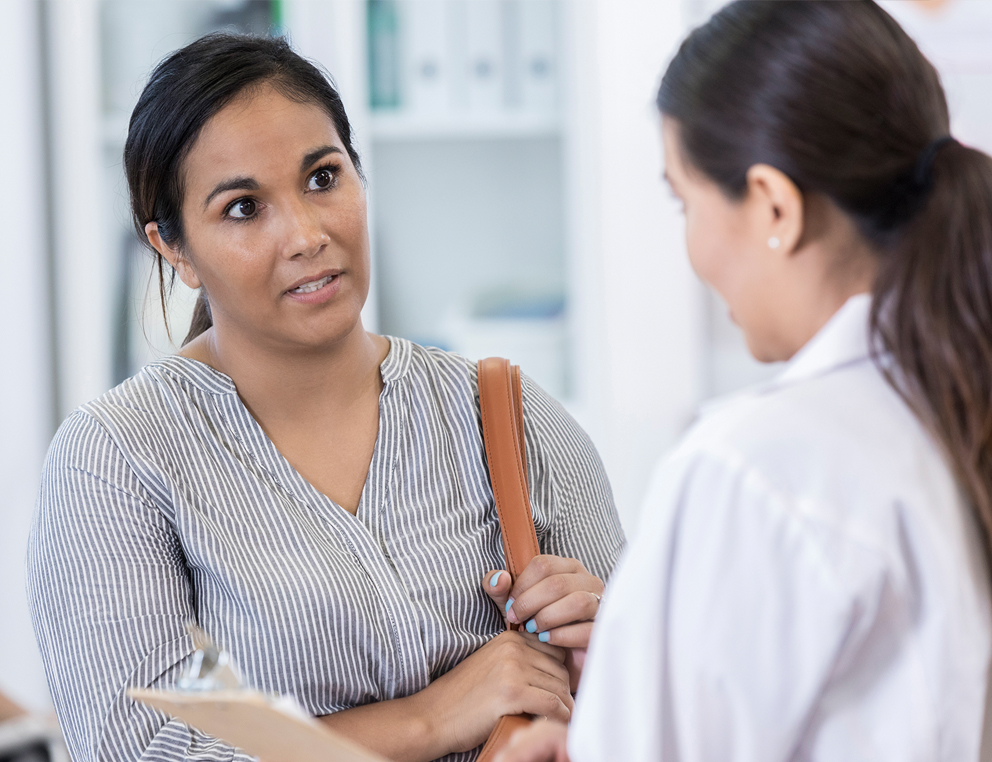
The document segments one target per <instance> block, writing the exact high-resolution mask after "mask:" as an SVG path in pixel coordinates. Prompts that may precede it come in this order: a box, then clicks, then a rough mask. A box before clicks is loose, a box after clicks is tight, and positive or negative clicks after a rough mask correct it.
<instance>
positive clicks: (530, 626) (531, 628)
mask: <svg viewBox="0 0 992 762" xmlns="http://www.w3.org/2000/svg"><path fill="white" fill-rule="evenodd" d="M527 632H537V622H535V621H534V620H533V619H531V620H530V621H529V622H527Z"/></svg>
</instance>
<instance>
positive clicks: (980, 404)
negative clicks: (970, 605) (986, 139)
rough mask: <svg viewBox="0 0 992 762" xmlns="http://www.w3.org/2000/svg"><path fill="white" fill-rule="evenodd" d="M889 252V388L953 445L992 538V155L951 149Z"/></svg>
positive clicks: (882, 350)
mask: <svg viewBox="0 0 992 762" xmlns="http://www.w3.org/2000/svg"><path fill="white" fill-rule="evenodd" d="M932 171H933V179H932V185H931V187H930V189H929V192H928V193H927V196H926V198H925V200H924V202H923V206H922V208H921V209H920V210H919V211H918V212H917V213H916V214H915V215H914V217H913V218H912V219H911V220H910V221H909V222H908V223H907V224H906V225H905V226H904V229H903V231H902V232H901V235H900V236H899V239H898V240H897V241H896V242H895V243H894V244H893V245H892V246H891V247H889V248H887V249H882V250H881V251H880V254H879V274H878V278H877V280H876V283H875V289H874V300H873V305H872V315H871V331H872V337H873V339H874V341H873V344H874V349H875V352H876V354H878V355H882V357H881V358H880V359H885V356H888V357H890V358H891V359H892V360H893V361H894V363H892V362H888V361H884V362H880V366H881V367H882V368H883V371H884V372H885V373H886V376H887V378H888V379H889V382H890V383H891V384H892V385H893V387H894V388H895V389H896V390H897V391H898V392H899V393H900V394H901V395H902V397H903V398H904V399H905V400H906V402H907V403H908V404H909V405H910V407H911V408H912V409H913V411H914V412H915V413H916V414H917V415H918V416H919V417H920V419H921V420H922V421H923V422H924V424H925V425H926V426H927V427H928V428H929V429H930V430H931V431H932V433H933V434H934V435H935V436H936V437H937V439H938V440H939V442H940V443H941V444H942V445H943V447H944V450H945V451H946V454H947V456H948V458H949V461H950V463H951V465H952V468H953V469H954V471H955V472H956V476H957V477H958V480H959V482H960V484H961V486H962V488H963V489H964V491H965V493H966V494H967V496H968V497H969V498H970V500H971V503H972V504H973V506H974V509H975V512H976V514H977V516H978V518H979V520H980V523H981V526H982V529H983V530H984V535H985V537H984V539H985V543H986V547H989V544H990V541H992V158H990V157H989V156H987V155H986V154H984V153H982V152H980V151H976V150H974V149H971V148H967V147H965V146H962V145H960V144H959V143H957V142H951V143H949V144H947V145H946V146H944V147H942V148H941V149H940V150H939V152H938V153H937V154H936V156H935V157H934V160H933V170H932Z"/></svg>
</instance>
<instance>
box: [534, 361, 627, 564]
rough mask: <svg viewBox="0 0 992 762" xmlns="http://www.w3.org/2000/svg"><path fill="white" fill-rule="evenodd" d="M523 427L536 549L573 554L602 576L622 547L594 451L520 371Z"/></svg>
mask: <svg viewBox="0 0 992 762" xmlns="http://www.w3.org/2000/svg"><path fill="white" fill-rule="evenodd" d="M522 386H523V389H522V391H523V402H524V433H525V436H526V441H527V471H528V480H529V483H530V493H531V503H532V504H533V508H534V522H535V526H536V528H537V534H538V540H539V541H540V544H541V551H542V552H543V553H547V554H550V555H556V556H562V557H565V558H575V559H578V560H579V561H581V562H582V563H583V565H584V566H585V567H586V569H588V570H589V571H590V572H591V573H592V574H595V575H596V576H597V577H599V578H600V579H602V580H603V581H604V582H605V581H606V580H608V579H609V577H610V574H611V573H612V572H613V567H614V566H615V565H616V563H617V559H618V558H619V557H620V553H621V551H622V550H623V547H624V534H623V528H622V527H621V525H620V517H619V516H618V515H617V510H616V507H615V506H614V504H613V491H612V489H611V488H610V482H609V479H608V478H607V476H606V471H605V470H604V469H603V463H602V461H601V460H600V458H599V453H597V452H596V448H595V447H594V446H593V443H592V442H591V441H590V439H589V437H588V435H587V434H586V433H585V431H583V430H582V428H581V427H580V426H579V424H578V423H576V422H575V420H574V419H573V418H572V417H571V416H570V415H569V414H568V413H567V412H566V411H565V409H564V408H562V406H561V405H560V404H559V403H558V402H556V401H555V400H554V399H553V398H552V397H550V396H549V395H548V394H547V393H546V392H545V391H544V390H543V389H541V388H540V387H539V386H537V385H536V384H535V383H534V382H533V381H531V380H530V379H529V378H527V377H526V376H524V377H523V378H522Z"/></svg>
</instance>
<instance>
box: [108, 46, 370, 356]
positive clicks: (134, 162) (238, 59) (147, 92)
mask: <svg viewBox="0 0 992 762" xmlns="http://www.w3.org/2000/svg"><path fill="white" fill-rule="evenodd" d="M263 84H271V85H273V86H275V87H276V88H278V89H279V91H280V92H281V93H282V94H283V95H285V96H286V97H287V98H291V99H293V100H295V101H297V102H300V103H311V104H313V105H315V106H318V107H320V108H322V109H324V111H325V112H327V115H328V116H330V118H331V120H332V121H333V122H334V127H335V128H336V129H337V133H338V136H339V137H340V138H341V142H342V143H344V146H345V149H346V150H347V151H348V156H349V157H351V161H352V163H353V164H354V165H355V169H356V170H358V173H359V175H361V173H362V165H361V162H360V160H359V158H358V153H357V151H356V150H355V148H354V146H353V145H352V139H351V124H350V123H349V122H348V115H347V114H346V113H345V110H344V105H343V104H342V102H341V97H340V96H339V95H338V92H337V90H336V89H335V87H334V84H333V82H332V81H331V79H330V77H329V76H328V75H327V74H326V73H325V72H323V71H321V70H320V69H319V68H317V67H316V66H315V65H314V64H312V63H310V62H309V61H307V60H306V59H305V58H303V57H302V56H300V55H299V54H298V53H296V52H294V51H293V49H292V48H291V47H290V46H289V43H287V42H286V41H285V40H284V39H282V38H271V37H260V36H254V35H246V34H231V33H221V32H219V33H215V34H208V35H206V36H205V37H201V38H200V39H198V40H196V41H195V42H193V43H190V44H189V45H187V46H186V47H184V48H182V49H181V50H177V51H176V52H175V53H172V54H171V55H170V56H169V57H168V58H166V59H165V60H164V61H162V63H160V64H159V65H158V66H157V67H155V70H154V71H153V72H152V75H151V77H150V78H149V80H148V84H147V85H145V89H144V90H143V91H142V93H141V97H140V98H138V104H137V105H136V106H135V107H134V112H133V113H132V114H131V121H130V124H129V126H128V133H127V142H126V143H125V145H124V170H125V174H126V175H127V183H128V188H129V189H130V192H131V213H132V217H133V220H134V226H135V230H136V231H137V234H138V239H139V240H141V241H145V242H147V237H146V236H145V225H147V224H148V223H149V222H152V221H154V222H157V223H158V232H159V235H161V236H162V240H163V241H164V242H165V243H167V244H168V245H169V246H174V247H177V248H178V249H179V250H180V251H181V250H182V249H183V247H184V246H185V235H184V230H183V218H182V202H183V195H184V182H183V180H184V177H183V162H184V160H185V159H186V156H187V155H188V154H189V152H190V149H192V147H193V144H194V143H195V142H196V138H197V137H198V136H199V134H200V131H201V130H202V129H203V126H204V125H205V124H206V123H207V122H208V121H209V120H210V118H211V117H212V116H213V115H214V114H216V113H217V112H218V111H220V110H221V109H222V108H224V106H226V105H227V104H229V103H231V102H232V101H233V100H234V99H235V98H237V97H238V96H239V95H241V94H242V93H244V92H245V91H248V90H250V89H252V88H258V87H260V86H261V85H263ZM155 257H156V263H157V266H158V283H159V296H160V298H161V300H162V315H163V317H165V319H166V328H167V329H168V317H167V316H166V290H167V288H166V276H165V266H166V263H165V262H164V261H163V257H162V255H161V254H159V253H158V252H155ZM175 277H176V274H175V271H172V273H171V275H170V276H169V288H171V286H172V284H173V283H174V282H175ZM212 323H213V321H212V319H211V316H210V304H209V302H208V300H207V296H206V293H205V292H204V291H203V290H202V289H201V291H200V294H199V297H198V298H197V300H196V308H195V309H194V312H193V320H192V324H191V325H190V328H189V332H188V334H187V336H186V338H185V340H184V341H183V344H188V343H189V342H190V341H192V340H193V339H194V338H196V337H197V336H199V335H200V334H201V333H203V332H204V331H205V330H207V329H208V328H209V327H210V326H211V325H212Z"/></svg>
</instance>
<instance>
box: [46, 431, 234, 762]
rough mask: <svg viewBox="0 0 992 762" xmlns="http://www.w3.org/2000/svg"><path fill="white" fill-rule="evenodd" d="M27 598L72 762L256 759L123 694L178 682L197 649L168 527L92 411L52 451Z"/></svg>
mask: <svg viewBox="0 0 992 762" xmlns="http://www.w3.org/2000/svg"><path fill="white" fill-rule="evenodd" d="M28 597H29V604H30V608H31V615H32V620H33V623H34V629H35V635H36V638H37V640H38V644H39V647H40V649H41V653H42V659H43V661H44V665H45V671H46V674H47V677H48V683H49V687H50V689H51V692H52V698H53V700H54V703H55V708H56V711H57V713H58V716H59V720H60V723H61V726H62V730H63V733H64V734H65V737H66V742H67V744H68V747H69V751H70V754H71V756H72V758H73V759H74V760H76V762H97V760H100V762H104V761H105V760H135V759H142V760H146V759H147V760H161V761H163V762H168V761H170V760H187V759H188V760H217V761H218V762H219V761H220V760H233V759H237V760H248V759H251V757H249V756H247V755H245V754H244V753H243V752H240V751H239V750H236V749H235V748H234V747H232V746H229V745H226V744H224V743H222V742H221V741H218V740H217V739H214V738H212V737H209V736H205V735H202V734H200V733H198V732H195V731H191V730H190V728H189V727H188V726H186V725H185V724H184V723H181V722H179V721H176V720H171V721H170V720H169V719H168V718H167V717H166V716H165V715H164V714H162V713H161V712H158V711H157V710H153V709H151V708H149V707H147V706H145V705H143V704H139V703H136V702H134V701H132V700H130V699H129V698H128V697H127V695H126V691H127V690H128V689H129V688H147V687H166V686H170V685H172V684H173V683H174V681H175V680H176V678H177V676H178V674H179V671H180V668H181V666H182V663H183V661H184V660H185V659H186V658H187V657H188V656H189V655H190V654H191V653H192V650H193V647H192V643H191V640H190V638H189V636H188V635H187V634H186V633H185V624H186V622H189V621H192V620H195V611H194V605H193V596H192V592H191V584H190V579H189V570H188V568H187V566H186V563H185V560H184V556H183V552H182V548H181V547H180V544H179V540H178V538H177V537H176V535H175V533H174V532H173V529H172V527H171V525H170V524H169V523H168V521H166V519H165V518H164V517H163V515H162V514H161V512H160V511H159V510H158V509H157V508H156V506H155V505H154V504H153V503H152V501H151V500H150V498H149V496H148V494H147V492H146V491H145V489H144V488H143V487H142V485H141V484H140V482H139V480H138V478H137V477H136V475H135V474H134V472H133V471H132V469H131V468H130V466H129V465H128V463H127V462H126V460H125V458H124V456H123V455H122V453H121V451H120V450H119V449H118V447H117V446H116V445H115V443H114V442H113V441H112V440H111V438H110V437H109V436H108V434H107V433H106V431H105V430H104V429H103V428H102V427H101V426H100V425H99V424H98V422H97V421H95V420H94V419H93V418H92V417H91V416H89V415H88V414H86V413H85V412H78V411H77V412H76V413H74V414H73V415H72V416H71V417H70V418H69V419H67V420H66V422H65V423H64V424H63V425H62V426H61V428H60V429H59V431H58V433H57V434H56V436H55V440H54V441H53V443H52V446H51V448H50V450H49V452H48V456H47V459H46V462H45V467H44V471H43V475H42V486H41V492H40V495H39V499H38V505H37V509H36V513H35V518H34V524H33V526H32V530H31V536H30V540H29V548H28Z"/></svg>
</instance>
